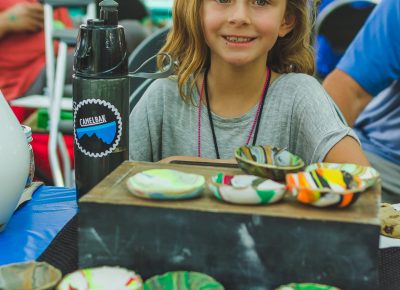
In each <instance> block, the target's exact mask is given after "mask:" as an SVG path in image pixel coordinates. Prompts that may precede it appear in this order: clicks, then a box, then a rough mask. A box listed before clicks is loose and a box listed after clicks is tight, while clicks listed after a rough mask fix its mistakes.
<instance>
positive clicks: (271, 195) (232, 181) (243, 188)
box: [208, 173, 286, 204]
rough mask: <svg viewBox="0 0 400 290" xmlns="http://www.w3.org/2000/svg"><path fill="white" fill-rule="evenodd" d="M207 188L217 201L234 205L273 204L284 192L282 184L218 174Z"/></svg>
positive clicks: (252, 177) (243, 176)
mask: <svg viewBox="0 0 400 290" xmlns="http://www.w3.org/2000/svg"><path fill="white" fill-rule="evenodd" d="M208 187H209V188H210V190H211V192H212V193H213V194H214V196H215V197H216V198H217V199H219V200H222V201H225V202H228V203H235V204H269V203H275V202H278V201H279V200H281V199H282V198H283V196H284V195H285V192H286V186H285V185H284V184H281V183H278V182H275V181H273V180H271V179H265V178H260V177H258V176H255V175H226V174H223V173H218V174H217V175H215V176H213V177H212V178H211V182H209V183H208Z"/></svg>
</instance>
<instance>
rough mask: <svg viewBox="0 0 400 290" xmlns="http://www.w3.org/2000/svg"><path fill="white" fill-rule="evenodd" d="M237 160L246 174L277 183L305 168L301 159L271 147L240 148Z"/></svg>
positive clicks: (236, 156)
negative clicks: (289, 174) (287, 175)
mask: <svg viewBox="0 0 400 290" xmlns="http://www.w3.org/2000/svg"><path fill="white" fill-rule="evenodd" d="M235 158H236V160H237V162H238V165H239V167H240V168H241V169H242V170H243V171H244V172H246V173H248V174H251V175H257V176H260V177H264V178H269V179H272V180H276V181H284V180H285V175H286V174H288V173H294V172H299V171H301V170H303V168H304V161H303V160H302V159H301V158H300V157H298V156H296V155H294V154H292V153H290V152H289V151H287V150H286V149H282V148H278V147H274V146H271V145H264V146H242V147H239V148H238V149H236V151H235Z"/></svg>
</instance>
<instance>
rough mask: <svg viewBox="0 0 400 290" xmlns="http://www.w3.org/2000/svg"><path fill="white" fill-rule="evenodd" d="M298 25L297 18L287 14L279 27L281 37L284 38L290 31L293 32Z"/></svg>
mask: <svg viewBox="0 0 400 290" xmlns="http://www.w3.org/2000/svg"><path fill="white" fill-rule="evenodd" d="M295 24H296V17H295V16H294V15H292V14H290V15H289V14H287V15H286V16H285V17H284V18H283V20H282V23H281V26H280V27H279V37H284V36H285V35H286V34H288V33H289V32H290V31H292V29H293V27H294V25H295Z"/></svg>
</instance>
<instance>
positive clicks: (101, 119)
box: [79, 115, 107, 127]
mask: <svg viewBox="0 0 400 290" xmlns="http://www.w3.org/2000/svg"><path fill="white" fill-rule="evenodd" d="M79 123H80V124H81V126H82V127H86V126H92V125H98V124H104V123H107V120H106V117H105V116H104V115H101V116H94V117H90V118H83V119H81V120H79Z"/></svg>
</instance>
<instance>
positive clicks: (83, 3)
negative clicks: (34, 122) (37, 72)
mask: <svg viewBox="0 0 400 290" xmlns="http://www.w3.org/2000/svg"><path fill="white" fill-rule="evenodd" d="M41 2H42V3H43V6H44V32H45V48H46V88H45V92H44V95H33V96H27V97H24V98H20V99H16V100H15V101H13V102H12V104H13V105H17V106H23V107H30V108H47V109H48V112H49V126H48V127H49V144H48V154H49V160H50V168H51V172H52V176H53V181H54V184H55V185H56V186H72V185H73V178H72V176H73V175H72V174H71V172H72V168H71V163H70V160H69V156H68V152H67V149H66V145H65V143H64V138H63V136H62V134H61V133H60V131H59V125H60V112H61V110H62V109H63V110H70V111H72V99H71V98H63V94H64V88H65V77H66V68H67V52H68V47H70V46H74V45H75V43H76V37H77V35H78V29H55V28H54V9H56V8H59V7H65V8H70V7H82V8H85V11H86V15H85V16H84V17H83V20H86V19H89V18H95V17H96V5H95V0H42V1H41ZM54 41H58V51H57V61H56V56H55V54H54V51H55V50H54ZM71 129H72V124H71ZM58 150H59V151H60V155H61V160H62V164H63V171H62V170H61V167H60V161H59V159H58ZM63 172H64V177H63Z"/></svg>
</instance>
